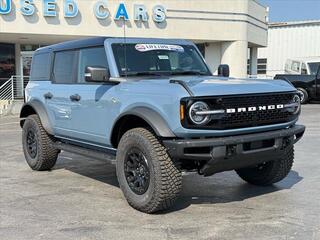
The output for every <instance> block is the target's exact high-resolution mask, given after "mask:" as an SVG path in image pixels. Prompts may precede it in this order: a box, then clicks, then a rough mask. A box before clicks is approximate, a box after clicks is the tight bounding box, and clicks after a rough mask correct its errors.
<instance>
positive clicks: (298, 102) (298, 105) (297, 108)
mask: <svg viewBox="0 0 320 240" xmlns="http://www.w3.org/2000/svg"><path fill="white" fill-rule="evenodd" d="M292 102H293V103H294V104H296V106H295V108H294V111H293V114H297V113H299V112H300V109H301V98H300V96H299V95H298V94H295V95H294V96H293V99H292Z"/></svg>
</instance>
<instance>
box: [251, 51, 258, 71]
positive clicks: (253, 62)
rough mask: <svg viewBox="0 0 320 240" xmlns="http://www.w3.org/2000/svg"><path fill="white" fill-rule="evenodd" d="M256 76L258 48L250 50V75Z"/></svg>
mask: <svg viewBox="0 0 320 240" xmlns="http://www.w3.org/2000/svg"><path fill="white" fill-rule="evenodd" d="M257 74H258V48H257V47H251V48H250V75H252V76H257Z"/></svg>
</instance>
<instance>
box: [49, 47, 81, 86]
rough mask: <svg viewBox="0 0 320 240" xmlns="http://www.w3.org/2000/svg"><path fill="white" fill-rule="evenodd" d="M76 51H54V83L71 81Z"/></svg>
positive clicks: (72, 80) (72, 79)
mask: <svg viewBox="0 0 320 240" xmlns="http://www.w3.org/2000/svg"><path fill="white" fill-rule="evenodd" d="M75 61H76V51H63V52H56V54H55V57H54V66H53V80H54V82H55V83H64V84H68V83H73V82H74V69H75Z"/></svg>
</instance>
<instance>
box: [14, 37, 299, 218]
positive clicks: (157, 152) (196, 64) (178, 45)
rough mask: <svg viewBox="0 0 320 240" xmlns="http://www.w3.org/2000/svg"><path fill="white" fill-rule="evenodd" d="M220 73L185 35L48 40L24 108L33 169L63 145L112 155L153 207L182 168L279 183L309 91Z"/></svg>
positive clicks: (143, 202) (129, 194)
mask: <svg viewBox="0 0 320 240" xmlns="http://www.w3.org/2000/svg"><path fill="white" fill-rule="evenodd" d="M228 72H229V69H228V66H226V65H222V66H220V67H219V75H218V76H213V75H212V73H211V72H210V70H209V68H208V66H207V65H206V63H205V61H204V59H203V57H202V56H201V54H200V52H199V50H198V49H197V47H196V46H195V45H194V44H193V43H191V42H189V41H184V40H169V39H142V38H127V39H124V38H106V37H99V38H91V39H85V40H77V41H71V42H66V43H61V44H56V45H52V46H48V47H44V48H40V49H39V50H37V51H36V52H35V54H34V57H33V61H32V70H31V78H30V82H29V83H28V85H27V87H26V90H25V104H24V106H23V108H22V110H21V114H20V117H21V127H22V128H23V133H22V144H23V151H24V155H25V158H26V161H27V163H28V164H29V166H30V167H31V168H32V169H33V170H37V171H43V170H49V169H51V168H52V167H53V166H54V165H55V163H56V160H57V157H58V154H59V153H60V151H61V150H62V151H69V152H73V153H77V154H81V155H84V156H87V157H93V158H99V159H104V160H111V161H112V162H114V163H115V164H116V172H117V178H118V181H119V185H120V188H121V190H122V192H123V194H124V196H125V198H126V200H127V201H128V203H129V204H130V205H131V206H132V207H133V208H135V209H137V210H140V211H142V212H146V213H153V212H156V211H159V210H164V209H167V208H169V207H170V206H172V205H173V203H174V201H175V199H176V198H177V196H178V194H179V192H180V191H181V186H182V172H186V171H197V172H198V173H199V174H201V175H204V176H210V175H212V174H215V173H218V172H222V171H229V170H235V171H236V172H237V174H238V175H239V176H240V177H241V178H242V179H243V180H245V181H247V182H249V183H251V184H255V185H263V186H266V185H270V184H273V183H276V182H278V181H280V180H282V179H283V178H285V177H286V176H287V174H288V173H289V171H290V169H291V167H292V164H293V158H294V150H293V145H294V143H296V142H297V141H298V140H299V139H300V138H301V137H302V135H303V133H304V131H305V127H304V126H301V125H297V124H296V122H297V120H298V117H299V114H300V98H299V95H298V94H297V90H296V89H295V88H294V87H293V86H292V85H290V83H288V82H286V81H283V80H275V81H269V80H256V79H235V78H228V75H229V74H228Z"/></svg>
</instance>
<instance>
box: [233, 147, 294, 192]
mask: <svg viewBox="0 0 320 240" xmlns="http://www.w3.org/2000/svg"><path fill="white" fill-rule="evenodd" d="M293 159H294V148H293V145H291V146H288V147H287V148H286V149H284V150H283V152H282V154H281V156H279V159H277V160H274V161H270V162H266V163H264V165H259V166H254V167H249V168H242V169H238V170H236V172H237V174H238V175H239V176H240V177H241V178H242V179H243V180H245V181H247V182H248V183H250V184H253V185H258V186H268V185H272V184H274V183H277V182H279V181H281V180H282V179H284V178H285V177H286V176H287V175H288V174H289V172H290V170H291V168H292V165H293Z"/></svg>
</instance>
